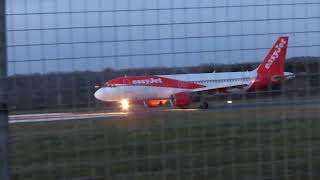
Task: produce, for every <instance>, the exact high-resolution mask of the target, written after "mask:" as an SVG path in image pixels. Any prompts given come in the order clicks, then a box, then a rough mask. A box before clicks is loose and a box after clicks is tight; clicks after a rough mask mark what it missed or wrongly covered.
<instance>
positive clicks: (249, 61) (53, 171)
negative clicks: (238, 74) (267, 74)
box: [0, 0, 320, 180]
mask: <svg viewBox="0 0 320 180" xmlns="http://www.w3.org/2000/svg"><path fill="white" fill-rule="evenodd" d="M319 10H320V2H319V1H317V0H314V1H312V0H305V1H297V0H283V1H247V0H246V1H244V0H236V1H230V0H229V1H222V0H215V1H211V0H188V1H182V0H175V1H170V0H161V1H160V0H135V1H130V0H90V1H89V0H45V1H43V0H10V1H6V7H5V13H3V14H4V15H3V16H1V17H2V21H3V22H4V20H5V21H6V28H2V29H3V31H0V32H5V33H6V46H5V47H6V49H7V51H6V53H7V55H6V54H5V52H3V51H2V49H1V50H0V52H1V53H2V54H1V57H5V56H7V62H6V64H7V71H6V70H5V71H3V69H1V70H2V71H1V76H2V77H5V76H8V77H5V86H3V85H1V87H0V88H1V91H0V92H1V95H4V97H5V98H3V99H5V100H3V102H5V103H6V104H7V106H8V110H9V113H10V115H9V130H10V134H9V139H7V138H6V137H5V135H6V134H7V133H3V134H4V135H2V134H0V136H1V137H4V141H2V140H0V147H2V145H3V148H2V149H6V146H5V145H6V141H9V155H8V161H9V164H10V177H11V179H23V180H24V179H79V180H80V179H81V180H84V179H139V180H141V179H168V180H169V179H318V178H319V177H320V174H319V167H320V153H319V149H320V146H319V138H320V134H319V131H318V128H320V123H319V122H320V121H319V119H320V111H319V110H320V98H319V92H320V89H319V85H320V74H319V72H320V71H319V70H320V53H319V52H320V51H319V50H320V11H319ZM2 21H1V22H2ZM2 27H4V26H2ZM5 29H6V30H5ZM5 33H3V35H4V34H5ZM280 36H288V37H289V46H288V52H287V59H286V66H285V71H288V72H293V73H294V74H295V79H292V80H290V81H286V82H284V83H283V84H282V85H281V86H279V87H270V88H268V89H266V90H264V91H259V92H251V93H246V94H241V95H214V96H212V95H211V96H209V97H208V98H209V99H210V109H208V110H198V109H196V108H189V109H176V108H169V107H166V108H150V109H145V108H143V104H142V103H135V104H133V106H134V107H133V109H132V110H131V111H130V112H121V111H120V110H118V108H117V106H118V105H117V104H116V103H103V102H99V101H97V100H96V99H95V98H94V96H93V94H94V92H95V91H96V89H95V88H94V87H95V85H102V84H104V83H105V82H106V81H108V80H110V79H113V78H116V77H122V76H131V75H152V74H159V75H164V74H182V73H208V72H235V71H250V70H253V69H255V68H256V67H257V66H258V65H259V64H260V63H261V62H262V60H263V59H264V57H265V55H266V54H267V52H268V51H269V50H270V48H271V47H272V45H273V43H274V42H275V41H276V40H277V39H278V37H280ZM0 37H1V36H0ZM0 48H3V47H2V46H1V47H0ZM2 59H5V58H2ZM4 62H5V61H4ZM1 64H2V60H1ZM4 67H6V66H5V65H3V66H1V68H4ZM2 72H4V73H2ZM2 74H3V75H2ZM2 82H3V81H2ZM1 103H2V102H1ZM3 109H4V113H5V116H6V111H7V108H3ZM1 117H2V116H1ZM6 121H7V120H6V118H3V119H1V123H2V122H4V123H5V122H6ZM5 124H6V123H5ZM0 127H6V126H5V125H4V126H0ZM6 130H7V128H4V131H2V130H1V131H2V132H6ZM2 139H3V138H2ZM2 152H4V151H0V153H2ZM2 157H4V160H5V159H6V158H5V155H4V156H2V154H1V156H0V158H2ZM3 162H5V161H3ZM4 167H5V166H4ZM0 168H1V169H5V168H2V166H0ZM0 172H1V171H0ZM4 174H6V173H4ZM0 177H1V174H0ZM3 177H5V176H3Z"/></svg>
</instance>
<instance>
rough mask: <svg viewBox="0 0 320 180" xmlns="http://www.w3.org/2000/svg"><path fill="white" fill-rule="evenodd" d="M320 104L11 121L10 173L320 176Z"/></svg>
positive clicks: (133, 176) (117, 176)
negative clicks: (39, 120) (53, 120)
mask: <svg viewBox="0 0 320 180" xmlns="http://www.w3.org/2000/svg"><path fill="white" fill-rule="evenodd" d="M319 120H320V107H319V106H316V107H311V106H308V107H277V108H271V107H269V108H253V109H249V110H245V111H244V110H243V109H239V110H227V111H221V112H219V111H179V112H160V111H159V112H152V113H148V112H140V113H132V114H130V115H129V116H128V117H117V118H97V119H90V120H75V121H65V122H51V123H33V124H11V125H10V126H11V127H10V131H11V140H10V148H11V156H10V162H11V167H12V169H11V174H12V177H13V178H12V179H307V178H308V177H313V179H317V178H320V173H319V169H320V132H319V129H320V121H319Z"/></svg>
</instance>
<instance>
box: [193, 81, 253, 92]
mask: <svg viewBox="0 0 320 180" xmlns="http://www.w3.org/2000/svg"><path fill="white" fill-rule="evenodd" d="M250 83H251V82H249V81H246V82H244V81H235V82H222V83H216V84H212V85H210V86H206V87H203V88H197V89H194V90H192V91H191V92H201V91H211V90H220V89H225V88H236V87H239V88H241V87H244V86H248V85H249V84H250Z"/></svg>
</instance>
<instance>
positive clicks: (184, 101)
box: [170, 92, 192, 108]
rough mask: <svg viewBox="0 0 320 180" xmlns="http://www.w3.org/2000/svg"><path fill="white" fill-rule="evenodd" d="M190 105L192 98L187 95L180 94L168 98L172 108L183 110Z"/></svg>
mask: <svg viewBox="0 0 320 180" xmlns="http://www.w3.org/2000/svg"><path fill="white" fill-rule="evenodd" d="M191 103H192V97H191V95H190V94H189V93H185V92H181V93H177V94H174V95H172V96H171V97H170V104H171V106H174V107H179V108H185V107H187V106H189V105H190V104H191Z"/></svg>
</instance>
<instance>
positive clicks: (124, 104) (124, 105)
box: [121, 99, 129, 110]
mask: <svg viewBox="0 0 320 180" xmlns="http://www.w3.org/2000/svg"><path fill="white" fill-rule="evenodd" d="M121 107H122V110H128V109H129V101H128V100H127V99H122V100H121Z"/></svg>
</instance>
